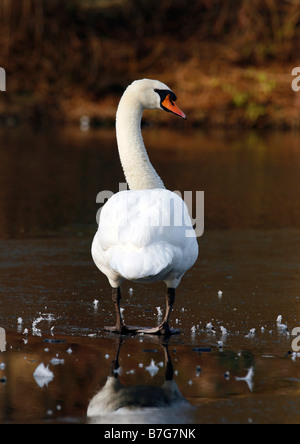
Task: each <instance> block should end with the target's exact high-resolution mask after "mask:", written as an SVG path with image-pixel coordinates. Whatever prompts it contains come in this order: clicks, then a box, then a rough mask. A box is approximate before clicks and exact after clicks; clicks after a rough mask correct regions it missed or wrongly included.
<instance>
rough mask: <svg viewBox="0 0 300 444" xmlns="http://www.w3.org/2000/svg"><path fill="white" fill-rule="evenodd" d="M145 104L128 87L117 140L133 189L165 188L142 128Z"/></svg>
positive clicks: (123, 165)
mask: <svg viewBox="0 0 300 444" xmlns="http://www.w3.org/2000/svg"><path fill="white" fill-rule="evenodd" d="M142 114H143V106H142V104H141V103H140V102H139V100H138V98H137V97H136V95H135V94H134V92H133V91H131V90H130V89H127V90H126V91H125V93H124V94H123V96H122V98H121V101H120V103H119V106H118V111H117V118H116V130H117V142H118V149H119V155H120V160H121V164H122V167H123V170H124V174H125V178H126V181H127V183H128V186H129V188H130V189H131V190H145V189H152V188H165V186H164V184H163V181H162V180H161V178H160V177H159V175H158V174H157V172H156V171H155V169H154V168H153V166H152V165H151V162H150V160H149V157H148V154H147V152H146V148H145V145H144V142H143V137H142V132H141V120H142Z"/></svg>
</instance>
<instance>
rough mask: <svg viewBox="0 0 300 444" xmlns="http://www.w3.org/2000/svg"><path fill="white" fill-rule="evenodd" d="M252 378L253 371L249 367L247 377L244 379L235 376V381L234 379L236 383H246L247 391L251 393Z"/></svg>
mask: <svg viewBox="0 0 300 444" xmlns="http://www.w3.org/2000/svg"><path fill="white" fill-rule="evenodd" d="M253 376H254V369H253V367H250V368H249V370H248V373H247V375H246V376H245V377H243V378H238V377H237V376H236V378H235V379H236V381H245V382H247V384H248V387H249V389H250V390H251V392H252V390H253Z"/></svg>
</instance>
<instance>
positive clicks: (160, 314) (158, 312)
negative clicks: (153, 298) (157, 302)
mask: <svg viewBox="0 0 300 444" xmlns="http://www.w3.org/2000/svg"><path fill="white" fill-rule="evenodd" d="M156 310H157V316H162V314H163V312H162V311H161V308H160V307H156Z"/></svg>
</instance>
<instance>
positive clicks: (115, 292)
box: [104, 287, 139, 335]
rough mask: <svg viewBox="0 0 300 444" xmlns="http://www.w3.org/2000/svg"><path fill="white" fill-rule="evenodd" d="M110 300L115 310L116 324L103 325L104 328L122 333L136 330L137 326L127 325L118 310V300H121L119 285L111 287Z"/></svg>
mask: <svg viewBox="0 0 300 444" xmlns="http://www.w3.org/2000/svg"><path fill="white" fill-rule="evenodd" d="M112 300H113V303H114V306H115V311H116V325H115V326H114V327H104V330H106V331H111V332H114V333H120V334H124V335H126V334H128V333H134V332H136V331H137V330H138V328H139V327H128V326H127V325H126V324H125V323H124V321H123V320H122V315H121V310H120V301H121V289H120V287H118V288H113V289H112Z"/></svg>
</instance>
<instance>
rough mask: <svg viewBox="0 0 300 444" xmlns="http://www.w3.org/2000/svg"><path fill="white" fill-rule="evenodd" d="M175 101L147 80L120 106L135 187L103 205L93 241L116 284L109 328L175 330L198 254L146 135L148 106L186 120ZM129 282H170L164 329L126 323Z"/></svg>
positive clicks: (126, 165) (124, 159)
mask: <svg viewBox="0 0 300 444" xmlns="http://www.w3.org/2000/svg"><path fill="white" fill-rule="evenodd" d="M175 101H176V96H175V94H174V93H173V92H172V91H171V90H170V88H169V87H168V86H167V85H165V84H163V83H161V82H159V81H157V80H149V79H143V80H136V81H135V82H133V83H132V84H131V85H129V86H128V88H127V89H126V90H125V92H124V94H123V96H122V98H121V100H120V103H119V106H118V110H117V116H116V130H117V142H118V149H119V155H120V160H121V164H122V167H123V170H124V174H125V177H126V180H127V183H128V186H129V190H127V191H121V192H119V193H117V194H115V195H114V196H113V197H111V198H110V199H109V200H108V201H107V202H106V204H105V205H104V206H103V207H102V209H101V210H102V211H101V213H100V219H99V228H98V231H97V233H96V235H95V238H94V240H93V244H92V256H93V259H94V262H95V264H96V266H97V267H98V268H99V269H100V270H101V271H102V272H103V273H104V274H105V275H106V276H107V278H108V280H109V283H110V285H111V286H112V297H113V302H114V305H115V309H116V325H115V326H114V327H105V329H106V330H109V331H114V332H117V333H122V334H126V333H129V332H132V331H137V332H139V331H143V332H144V333H156V334H166V335H168V334H172V333H175V331H173V330H171V329H170V327H169V317H170V313H171V310H172V306H173V304H174V301H175V289H176V288H177V287H178V285H179V283H180V280H181V278H182V276H183V275H184V273H185V272H186V271H187V270H188V269H189V268H190V267H192V265H193V264H194V263H195V261H196V259H197V256H198V243H197V240H196V235H195V233H194V230H193V228H192V224H191V219H190V217H189V214H188V210H187V207H186V205H185V203H184V202H183V200H182V199H181V198H180V197H179V196H178V195H177V194H175V193H172V192H171V191H168V190H166V189H165V186H164V184H163V182H162V180H161V178H160V177H159V176H158V174H157V173H156V171H155V169H154V168H153V166H152V165H151V163H150V160H149V158H148V155H147V152H146V149H145V146H144V143H143V137H142V133H141V119H142V113H143V110H144V109H163V110H165V111H168V112H172V113H174V114H176V115H179V116H180V117H182V118H184V119H185V118H186V116H185V114H184V113H183V112H182V111H181V110H180V109H179V108H178V107H177V105H176V104H175ZM125 280H130V281H133V282H156V281H163V282H165V284H166V285H167V298H166V299H167V308H166V314H165V317H164V319H163V322H162V323H161V324H160V325H159V326H158V327H156V328H152V329H140V328H138V327H128V326H127V325H125V323H124V321H123V320H122V317H121V314H120V299H121V290H120V286H121V284H122V282H124V281H125ZM176 332H177V331H176Z"/></svg>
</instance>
